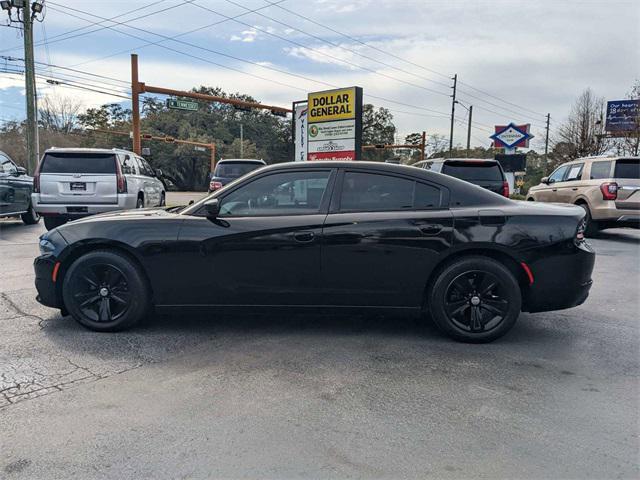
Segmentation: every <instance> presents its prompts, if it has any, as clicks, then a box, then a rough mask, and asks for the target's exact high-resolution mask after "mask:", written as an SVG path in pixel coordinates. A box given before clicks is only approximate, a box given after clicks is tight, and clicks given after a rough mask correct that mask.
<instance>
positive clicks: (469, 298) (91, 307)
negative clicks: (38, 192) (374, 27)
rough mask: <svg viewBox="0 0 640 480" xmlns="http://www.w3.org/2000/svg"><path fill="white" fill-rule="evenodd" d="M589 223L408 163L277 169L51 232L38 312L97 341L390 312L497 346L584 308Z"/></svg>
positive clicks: (44, 250)
mask: <svg viewBox="0 0 640 480" xmlns="http://www.w3.org/2000/svg"><path fill="white" fill-rule="evenodd" d="M584 216H585V215H584V211H583V210H582V209H581V208H579V207H576V206H573V205H563V206H557V205H543V204H538V203H533V204H532V203H528V202H516V201H513V200H509V199H507V198H504V197H501V196H499V195H495V194H494V193H491V192H488V191H487V190H485V189H483V188H481V187H478V186H476V185H473V184H470V183H468V182H464V181H461V180H458V179H456V178H453V177H449V176H447V175H441V174H438V173H434V172H430V171H425V170H419V169H417V168H407V167H406V166H402V165H391V164H385V163H376V162H339V161H336V162H321V161H319V162H295V163H284V164H276V165H271V166H269V167H266V168H262V169H260V170H257V171H254V172H252V173H250V174H248V175H247V176H245V177H244V178H242V179H240V180H239V181H238V182H235V183H234V184H233V185H229V186H228V187H227V188H224V189H222V190H218V191H217V192H215V193H213V194H212V195H210V196H208V197H205V198H204V199H203V200H201V201H199V202H196V203H195V204H193V205H190V206H188V207H186V208H184V209H183V210H180V211H179V212H174V213H172V212H168V211H166V210H165V209H156V210H145V211H143V212H142V211H129V212H116V213H112V214H105V215H100V216H99V217H93V218H92V217H89V218H85V219H82V220H78V221H75V222H72V223H69V224H67V225H63V226H61V227H59V228H56V229H54V230H52V231H50V232H48V233H45V234H44V235H43V236H42V237H41V238H40V250H41V256H39V257H38V258H37V259H36V260H35V262H34V268H35V272H36V280H35V283H36V288H37V290H38V297H37V298H38V301H39V302H40V303H42V304H44V305H47V306H50V307H54V308H59V309H61V310H62V312H63V314H65V315H66V314H69V313H70V314H71V315H72V316H73V317H74V318H75V319H76V320H77V321H78V322H80V323H81V324H82V325H84V326H86V327H88V328H90V329H93V330H98V331H112V330H119V329H124V328H127V327H131V326H133V325H135V324H136V323H138V322H139V321H140V320H141V319H142V318H143V317H144V316H145V314H146V313H147V312H148V311H149V310H150V309H151V308H152V307H155V309H156V311H176V310H178V311H184V310H191V309H195V308H200V309H204V310H205V311H206V310H207V309H208V311H212V310H215V311H216V312H220V310H221V309H222V308H224V307H227V308H242V307H246V308H249V309H252V310H256V309H259V310H260V311H265V310H266V309H268V308H269V307H274V308H280V307H283V306H292V307H298V308H308V309H311V310H312V311H315V310H317V309H318V308H319V307H325V308H338V309H341V310H344V309H345V308H353V309H355V310H356V311H363V310H367V311H370V310H372V309H375V308H378V309H391V310H393V311H396V312H398V311H404V312H413V313H427V312H430V314H431V316H432V318H433V320H434V321H435V323H436V324H437V325H438V326H439V327H440V328H441V329H442V330H443V331H444V332H445V333H446V334H448V335H450V336H451V337H453V338H455V339H457V340H463V341H469V342H487V341H491V340H494V339H496V338H498V337H500V336H502V335H504V334H505V333H506V332H507V331H509V330H510V329H511V328H512V327H513V325H514V323H515V322H516V319H517V318H518V315H519V313H520V311H526V312H541V311H547V310H559V309H563V308H569V307H573V306H576V305H580V304H581V303H582V302H584V300H585V299H586V298H587V295H588V292H589V289H590V287H591V272H592V269H593V265H594V260H595V254H594V252H593V250H592V249H591V248H590V247H589V245H588V244H587V243H586V242H585V241H584V238H583V232H582V227H583V220H584ZM558 272H562V275H559V274H558Z"/></svg>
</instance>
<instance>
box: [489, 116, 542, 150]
mask: <svg viewBox="0 0 640 480" xmlns="http://www.w3.org/2000/svg"><path fill="white" fill-rule="evenodd" d="M529 128H530V125H529V124H526V125H515V124H514V123H513V122H512V123H510V124H509V125H496V127H495V133H494V134H493V135H491V136H490V137H489V138H491V139H492V140H493V143H494V145H495V147H496V148H506V149H507V150H511V149H514V148H516V147H523V148H526V147H528V146H529V140H530V139H532V138H533V135H531V134H530V133H529Z"/></svg>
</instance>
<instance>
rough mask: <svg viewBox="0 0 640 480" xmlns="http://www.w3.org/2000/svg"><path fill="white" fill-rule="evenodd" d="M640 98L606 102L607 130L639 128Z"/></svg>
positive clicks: (627, 130) (620, 130)
mask: <svg viewBox="0 0 640 480" xmlns="http://www.w3.org/2000/svg"><path fill="white" fill-rule="evenodd" d="M639 119H640V100H613V101H611V102H607V121H606V124H605V130H606V131H607V132H633V131H635V130H637V129H638V128H640V125H639V124H638V121H639Z"/></svg>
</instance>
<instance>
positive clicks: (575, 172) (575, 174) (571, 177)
mask: <svg viewBox="0 0 640 480" xmlns="http://www.w3.org/2000/svg"><path fill="white" fill-rule="evenodd" d="M583 167H584V163H576V164H574V165H571V166H570V167H569V173H567V178H565V182H573V181H576V180H580V179H582V168H583Z"/></svg>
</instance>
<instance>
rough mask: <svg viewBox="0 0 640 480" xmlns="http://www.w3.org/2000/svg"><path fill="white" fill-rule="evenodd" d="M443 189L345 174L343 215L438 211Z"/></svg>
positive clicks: (391, 178) (386, 177)
mask: <svg viewBox="0 0 640 480" xmlns="http://www.w3.org/2000/svg"><path fill="white" fill-rule="evenodd" d="M440 205H441V192H440V189H439V188H437V187H434V186H431V185H426V184H423V183H420V182H416V181H414V180H409V179H406V178H400V177H394V176H391V175H384V174H376V173H362V172H346V173H345V174H344V179H343V182H342V194H341V197H340V211H352V212H353V211H365V212H366V211H393V210H411V209H413V208H423V209H424V208H438V207H440Z"/></svg>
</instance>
